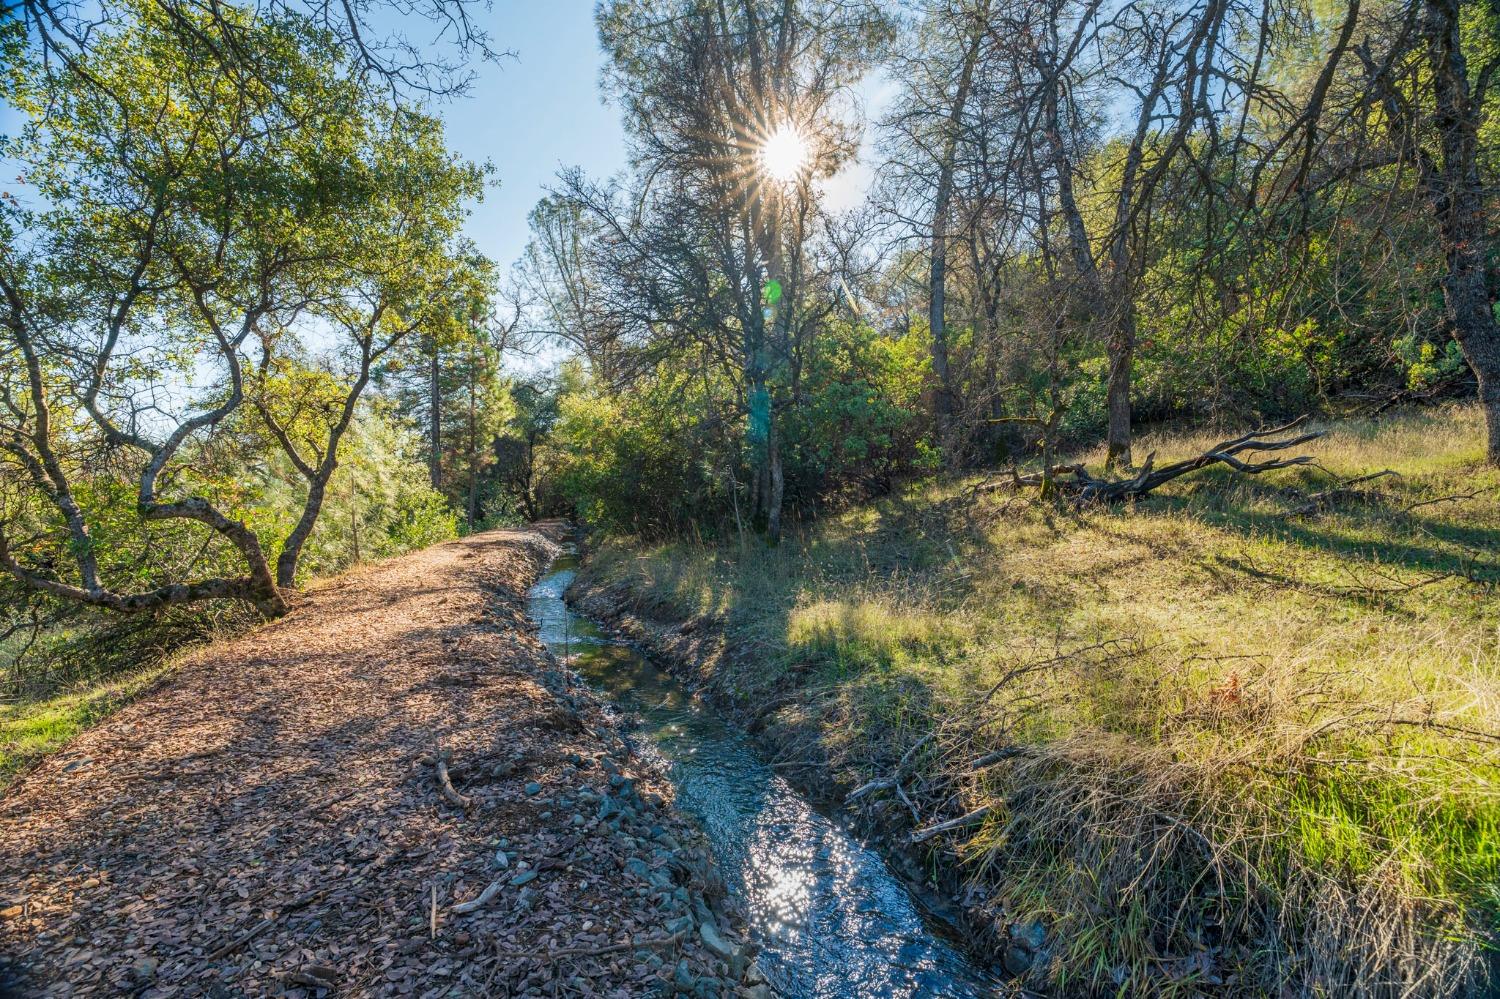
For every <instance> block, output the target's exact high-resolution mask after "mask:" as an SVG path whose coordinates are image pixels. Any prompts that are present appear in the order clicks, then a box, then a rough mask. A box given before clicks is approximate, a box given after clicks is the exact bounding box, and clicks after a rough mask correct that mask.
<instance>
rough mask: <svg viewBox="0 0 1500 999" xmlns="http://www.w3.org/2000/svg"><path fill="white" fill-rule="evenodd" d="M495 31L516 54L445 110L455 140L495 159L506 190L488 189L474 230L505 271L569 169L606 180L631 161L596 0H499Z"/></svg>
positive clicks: (475, 154)
mask: <svg viewBox="0 0 1500 999" xmlns="http://www.w3.org/2000/svg"><path fill="white" fill-rule="evenodd" d="M486 20H487V21H488V23H487V25H486V27H487V28H488V30H489V32H490V34H491V36H492V37H493V39H494V43H495V45H496V47H498V48H503V49H509V50H511V51H512V52H514V53H515V56H514V58H510V59H506V60H503V61H502V62H501V63H499V64H498V65H496V64H484V65H481V66H479V67H477V70H478V77H477V79H476V80H475V85H474V89H473V93H472V94H471V95H470V96H468V97H463V98H459V99H457V100H453V101H450V102H447V103H445V104H444V105H443V106H441V107H440V108H437V109H435V110H437V112H438V114H439V115H440V116H441V117H442V118H443V120H444V122H445V123H446V124H447V130H448V142H449V144H450V145H451V146H452V147H453V148H454V149H455V150H456V151H457V152H459V153H462V154H463V155H464V156H467V157H469V158H470V159H473V160H489V161H490V162H491V163H493V164H494V165H495V171H496V174H495V176H496V179H497V180H498V182H499V187H498V188H494V187H492V188H491V189H490V190H489V191H487V192H485V196H484V202H483V203H482V204H480V205H478V206H476V207H475V209H474V214H473V217H472V218H471V219H470V220H469V224H468V226H467V229H468V233H469V235H470V236H471V237H472V238H473V239H474V241H475V242H476V243H478V244H479V248H480V250H481V251H483V252H484V253H485V254H486V255H487V256H489V257H490V258H491V259H493V260H495V261H497V262H498V263H499V264H500V265H501V266H502V267H508V266H509V265H510V264H511V262H513V261H514V260H516V259H517V258H518V257H519V256H520V255H521V251H522V250H523V249H525V246H526V238H527V231H526V216H527V214H528V213H529V212H530V211H531V209H532V206H533V205H535V204H536V202H537V199H539V198H540V197H541V196H542V195H543V194H544V193H545V188H546V187H547V185H548V184H550V183H551V182H552V180H553V178H554V177H555V176H556V174H557V171H558V170H559V169H560V168H562V167H571V166H581V167H583V168H584V170H586V171H587V172H588V173H590V174H593V175H596V176H601V177H603V176H607V175H609V174H611V173H614V172H616V171H617V170H620V169H622V168H623V167H624V166H625V137H624V134H623V133H622V132H621V130H620V122H619V116H618V114H617V113H616V112H615V109H613V108H609V107H606V106H604V104H603V102H602V101H601V100H600V96H599V70H600V68H601V65H602V61H603V55H602V53H601V52H600V50H599V39H598V35H597V34H596V33H595V31H594V5H593V3H592V0H550V2H529V0H500V2H498V3H496V4H495V7H494V8H493V10H492V11H491V12H490V14H489V15H488V16H487V18H486Z"/></svg>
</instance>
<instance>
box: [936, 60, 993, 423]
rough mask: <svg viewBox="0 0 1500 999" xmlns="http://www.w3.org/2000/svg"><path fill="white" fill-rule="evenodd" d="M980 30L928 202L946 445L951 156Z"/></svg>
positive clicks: (939, 417) (950, 399)
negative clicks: (935, 185) (930, 204)
mask: <svg viewBox="0 0 1500 999" xmlns="http://www.w3.org/2000/svg"><path fill="white" fill-rule="evenodd" d="M981 37H982V36H981V33H980V32H979V31H975V32H974V33H973V34H972V35H971V37H970V41H969V47H968V50H967V51H966V52H965V53H964V62H963V67H962V68H961V69H960V70H959V75H958V89H957V91H956V92H955V94H954V96H953V106H952V107H951V108H949V110H948V122H947V127H948V134H947V135H946V136H944V139H943V158H942V161H941V162H940V163H939V164H938V181H937V190H936V191H935V192H934V195H933V203H932V252H931V257H930V269H929V273H928V300H927V326H928V330H929V331H930V333H931V334H932V373H933V375H934V376H935V377H936V378H937V396H936V398H935V399H934V400H933V419H934V421H935V422H936V424H937V432H938V440H939V442H941V443H942V444H943V446H944V448H945V449H946V448H947V445H948V444H949V439H950V437H951V434H952V429H953V409H954V401H955V397H956V396H955V393H954V390H953V375H952V372H951V371H950V369H949V365H948V325H947V317H946V315H945V305H946V301H947V297H948V211H949V207H950V205H951V203H952V200H953V169H954V159H955V158H956V157H957V154H958V131H959V125H960V123H961V121H962V119H963V113H964V106H965V105H966V104H968V102H969V88H970V86H971V84H972V82H973V79H974V63H975V61H976V60H977V59H978V56H979V41H980V38H981Z"/></svg>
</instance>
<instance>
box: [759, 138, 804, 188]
mask: <svg viewBox="0 0 1500 999" xmlns="http://www.w3.org/2000/svg"><path fill="white" fill-rule="evenodd" d="M808 153H809V150H808V144H807V138H806V137H805V136H804V135H803V134H802V133H801V132H799V131H798V130H797V128H796V126H794V125H780V126H778V127H777V129H776V131H774V132H772V133H771V134H770V135H768V136H766V138H765V140H764V141H763V142H762V143H761V144H760V154H759V157H760V168H761V170H762V171H763V172H764V173H765V175H766V176H767V177H769V178H771V179H772V180H774V181H776V182H777V183H780V184H790V183H791V182H793V181H795V180H796V179H797V178H798V177H800V176H801V175H802V171H803V170H805V169H806V168H807V163H808V159H809V155H808Z"/></svg>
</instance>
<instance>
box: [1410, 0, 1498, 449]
mask: <svg viewBox="0 0 1500 999" xmlns="http://www.w3.org/2000/svg"><path fill="white" fill-rule="evenodd" d="M1423 32H1424V34H1425V36H1426V42H1427V61H1428V65H1429V67H1430V69H1431V71H1432V86H1433V92H1434V97H1435V104H1436V107H1435V110H1434V114H1433V125H1434V127H1435V128H1436V131H1437V134H1438V141H1439V143H1440V144H1441V147H1442V153H1443V158H1442V166H1441V168H1438V167H1437V165H1436V164H1434V163H1433V162H1432V160H1431V157H1429V156H1427V155H1426V154H1425V152H1423V151H1419V152H1418V156H1419V164H1418V166H1419V170H1420V174H1421V178H1422V181H1423V187H1424V188H1425V189H1426V190H1425V193H1426V195H1427V199H1428V201H1429V203H1430V204H1431V205H1432V207H1433V212H1434V214H1435V215H1436V216H1437V223H1438V231H1439V234H1440V238H1441V240H1442V247H1443V257H1444V259H1445V260H1446V262H1447V273H1446V274H1445V275H1444V277H1443V304H1444V307H1445V311H1446V314H1447V319H1448V322H1449V323H1450V324H1451V327H1452V330H1453V336H1454V338H1455V339H1456V340H1457V341H1458V345H1459V347H1460V348H1461V349H1462V351H1463V355H1464V359H1465V360H1467V361H1468V362H1469V367H1471V368H1473V369H1474V376H1475V378H1476V379H1477V380H1478V382H1479V400H1480V404H1481V405H1482V406H1483V407H1484V422H1485V432H1486V442H1485V456H1486V458H1487V459H1488V461H1489V463H1490V464H1491V465H1500V327H1497V324H1496V322H1495V313H1494V307H1493V303H1492V302H1491V298H1490V281H1489V275H1488V274H1487V273H1486V267H1485V261H1484V252H1485V249H1486V245H1487V243H1486V236H1487V230H1488V219H1487V217H1486V212H1485V206H1484V190H1483V185H1482V183H1481V180H1480V175H1479V156H1478V151H1479V136H1478V122H1479V118H1480V113H1479V112H1480V109H1479V108H1478V107H1476V106H1475V104H1476V102H1475V100H1474V99H1473V95H1472V94H1471V93H1470V90H1469V79H1468V68H1467V66H1466V64H1465V59H1464V53H1463V47H1462V40H1461V37H1460V33H1459V0H1427V2H1426V9H1425V16H1424V18H1423Z"/></svg>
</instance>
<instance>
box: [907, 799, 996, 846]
mask: <svg viewBox="0 0 1500 999" xmlns="http://www.w3.org/2000/svg"><path fill="white" fill-rule="evenodd" d="M994 808H995V806H994V805H981V806H980V807H978V808H976V809H974V810H973V811H972V812H969V813H968V814H967V815H960V816H959V817H958V818H956V819H949V820H948V821H946V822H939V823H938V824H937V825H934V826H928V827H927V828H925V829H918V830H916V831H915V832H913V833H912V834H911V841H912V842H913V843H921V842H924V841H926V840H929V839H932V837H934V836H941V835H942V834H943V833H945V832H949V831H951V830H953V829H962V828H963V827H964V826H970V825H973V824H974V823H976V822H978V821H980V820H981V819H983V818H984V817H985V816H986V815H988V814H990V812H992V811H994Z"/></svg>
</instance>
